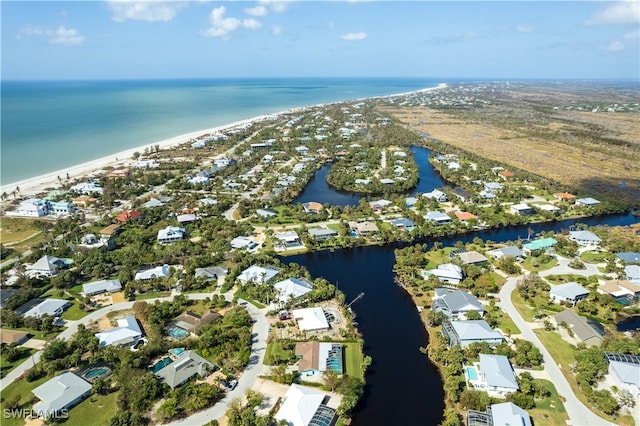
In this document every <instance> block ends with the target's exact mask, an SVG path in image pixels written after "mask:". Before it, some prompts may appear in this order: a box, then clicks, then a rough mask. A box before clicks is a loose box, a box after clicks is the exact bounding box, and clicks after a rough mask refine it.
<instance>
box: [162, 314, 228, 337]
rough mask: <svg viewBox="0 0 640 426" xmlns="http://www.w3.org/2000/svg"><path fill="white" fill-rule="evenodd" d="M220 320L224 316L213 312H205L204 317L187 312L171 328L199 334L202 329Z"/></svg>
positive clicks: (170, 325)
mask: <svg viewBox="0 0 640 426" xmlns="http://www.w3.org/2000/svg"><path fill="white" fill-rule="evenodd" d="M220 318H222V315H220V314H219V313H217V312H213V311H211V310H207V311H205V312H203V313H202V315H198V314H196V313H195V312H191V311H185V312H183V313H181V314H180V315H178V316H177V317H175V318H174V319H173V321H171V323H170V324H169V328H171V327H178V328H180V329H182V330H184V331H186V332H187V333H192V334H197V332H198V330H200V328H201V327H203V326H205V325H209V324H213V323H214V322H216V321H218V320H219V319H220Z"/></svg>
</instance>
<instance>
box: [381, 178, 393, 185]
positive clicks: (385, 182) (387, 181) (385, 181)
mask: <svg viewBox="0 0 640 426" xmlns="http://www.w3.org/2000/svg"><path fill="white" fill-rule="evenodd" d="M380 183H381V184H383V185H393V184H394V183H396V181H395V180H393V179H389V178H382V179H380Z"/></svg>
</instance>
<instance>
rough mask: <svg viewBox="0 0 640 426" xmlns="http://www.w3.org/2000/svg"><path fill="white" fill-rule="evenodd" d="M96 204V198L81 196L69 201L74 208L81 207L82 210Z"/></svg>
mask: <svg viewBox="0 0 640 426" xmlns="http://www.w3.org/2000/svg"><path fill="white" fill-rule="evenodd" d="M97 202H98V199H97V198H94V197H89V196H87V195H81V196H79V197H76V198H73V199H72V200H71V203H72V204H73V205H74V206H76V207H82V208H85V209H86V208H88V207H91V206H93V205H94V204H95V203H97Z"/></svg>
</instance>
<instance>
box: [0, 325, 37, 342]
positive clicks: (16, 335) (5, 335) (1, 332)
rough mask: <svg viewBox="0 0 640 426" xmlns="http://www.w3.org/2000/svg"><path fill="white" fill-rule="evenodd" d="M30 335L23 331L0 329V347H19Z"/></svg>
mask: <svg viewBox="0 0 640 426" xmlns="http://www.w3.org/2000/svg"><path fill="white" fill-rule="evenodd" d="M29 338H30V335H29V333H27V332H25V331H18V330H5V329H0V346H4V345H15V346H19V345H21V344H23V343H24V342H26V341H27V340H29Z"/></svg>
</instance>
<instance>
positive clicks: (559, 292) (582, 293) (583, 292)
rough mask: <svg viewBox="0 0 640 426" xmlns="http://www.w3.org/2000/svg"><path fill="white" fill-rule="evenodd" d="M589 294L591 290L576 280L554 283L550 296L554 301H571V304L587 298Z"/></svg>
mask: <svg viewBox="0 0 640 426" xmlns="http://www.w3.org/2000/svg"><path fill="white" fill-rule="evenodd" d="M588 296H589V290H587V289H586V288H584V287H582V286H581V285H580V284H578V283H576V282H570V283H565V284H559V285H554V286H551V290H549V297H550V298H551V300H552V301H553V302H554V303H562V302H569V303H571V305H575V304H576V302H578V301H580V300H582V299H586V298H587V297H588Z"/></svg>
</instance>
